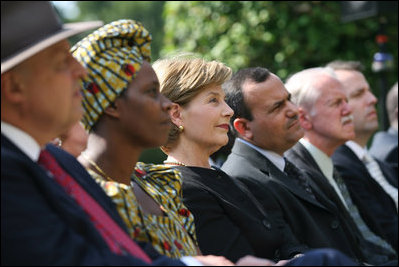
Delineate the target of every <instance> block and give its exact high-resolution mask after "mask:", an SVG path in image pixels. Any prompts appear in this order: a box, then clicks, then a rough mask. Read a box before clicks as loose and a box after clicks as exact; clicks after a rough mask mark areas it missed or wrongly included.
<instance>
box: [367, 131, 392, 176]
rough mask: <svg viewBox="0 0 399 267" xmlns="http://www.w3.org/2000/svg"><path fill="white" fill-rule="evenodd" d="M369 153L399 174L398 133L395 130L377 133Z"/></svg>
mask: <svg viewBox="0 0 399 267" xmlns="http://www.w3.org/2000/svg"><path fill="white" fill-rule="evenodd" d="M369 151H370V154H371V155H372V156H374V157H375V158H377V159H379V160H381V161H384V162H387V163H389V164H390V165H392V166H393V167H394V168H395V170H396V175H397V174H398V132H397V131H396V130H395V129H393V128H392V127H391V128H389V129H388V131H380V132H377V133H376V134H375V135H374V137H373V141H372V143H371V146H370V149H369ZM397 179H398V178H397V176H396V180H397Z"/></svg>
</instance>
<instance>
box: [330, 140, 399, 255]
mask: <svg viewBox="0 0 399 267" xmlns="http://www.w3.org/2000/svg"><path fill="white" fill-rule="evenodd" d="M332 159H333V162H334V166H335V167H336V168H337V170H338V172H339V173H340V174H341V176H342V178H343V179H344V180H345V183H346V185H347V187H348V190H349V192H350V194H351V197H352V199H353V201H354V203H355V204H356V206H357V207H358V209H359V212H360V214H361V216H362V218H364V220H365V221H366V222H367V224H368V225H369V226H370V228H371V229H372V230H373V231H375V233H376V234H380V235H381V236H383V237H385V238H386V240H387V241H388V242H390V243H391V244H392V246H393V247H394V248H395V249H396V251H397V250H398V214H397V210H396V206H395V203H394V202H393V200H392V199H391V197H390V196H389V195H388V194H387V193H386V192H385V191H384V189H382V187H381V186H380V185H379V184H378V182H376V181H375V180H374V179H373V178H372V177H371V176H370V174H369V172H368V170H367V168H366V166H365V165H364V164H363V162H362V161H361V160H360V159H359V158H358V157H357V156H356V154H355V153H354V152H353V151H352V150H351V149H350V148H349V147H348V146H346V145H342V146H340V147H339V148H338V149H337V150H336V151H335V152H334V154H333V156H332ZM377 162H378V164H379V165H380V168H381V170H382V172H383V174H384V176H385V177H386V178H387V180H388V181H389V182H390V183H391V184H392V185H393V186H396V187H397V186H398V185H397V177H396V179H395V171H394V170H393V169H392V168H390V167H389V166H387V165H386V164H384V163H383V162H381V161H378V160H377ZM395 181H396V183H395ZM373 221H376V222H377V224H378V225H379V228H377V227H376V226H375V225H373V224H372V222H373ZM378 229H382V234H381V231H379V230H378Z"/></svg>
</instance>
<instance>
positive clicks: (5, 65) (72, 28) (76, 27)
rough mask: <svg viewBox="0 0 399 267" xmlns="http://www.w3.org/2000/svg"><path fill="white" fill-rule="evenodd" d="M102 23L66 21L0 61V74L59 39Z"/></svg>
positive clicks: (96, 26)
mask: <svg viewBox="0 0 399 267" xmlns="http://www.w3.org/2000/svg"><path fill="white" fill-rule="evenodd" d="M102 25H103V22H102V21H88V22H78V23H66V24H63V27H62V29H61V30H60V31H58V32H56V33H55V34H53V35H51V36H49V37H47V38H46V39H43V40H41V41H40V42H38V43H35V44H34V45H32V46H29V47H27V48H26V49H24V50H23V51H21V52H19V53H17V54H15V55H13V56H11V57H10V58H7V59H6V60H5V61H4V62H1V74H3V73H4V72H6V71H8V70H9V69H11V68H13V67H15V66H16V65H18V64H19V63H21V62H22V61H24V60H26V59H28V58H30V57H31V56H33V55H35V54H37V53H39V52H40V51H42V50H44V49H46V48H48V47H50V46H52V45H53V44H56V43H58V42H59V41H61V40H64V39H66V38H69V37H71V36H74V35H76V34H79V33H82V32H85V31H87V30H91V29H94V28H98V27H100V26H102Z"/></svg>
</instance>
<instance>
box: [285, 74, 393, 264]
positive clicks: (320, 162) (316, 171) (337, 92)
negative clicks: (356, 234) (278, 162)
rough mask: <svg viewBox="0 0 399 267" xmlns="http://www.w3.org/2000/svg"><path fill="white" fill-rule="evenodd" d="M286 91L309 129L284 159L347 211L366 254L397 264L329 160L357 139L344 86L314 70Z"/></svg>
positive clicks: (295, 79)
mask: <svg viewBox="0 0 399 267" xmlns="http://www.w3.org/2000/svg"><path fill="white" fill-rule="evenodd" d="M286 88H287V90H288V91H289V92H290V93H292V96H293V101H294V103H296V104H297V105H298V107H299V121H300V124H301V126H302V128H303V129H304V130H305V135H304V138H302V139H300V141H299V142H298V144H296V145H295V146H294V147H293V148H292V149H290V150H289V151H288V152H287V153H286V156H287V157H288V158H289V159H290V160H291V161H293V162H294V163H295V164H296V165H297V166H298V167H299V168H301V169H303V170H306V171H307V172H308V173H309V177H311V178H312V180H313V181H314V182H315V183H317V185H318V186H319V188H321V189H322V190H323V191H324V193H325V194H326V195H328V196H329V198H330V199H331V200H333V201H334V202H335V203H336V205H337V206H340V207H343V208H342V209H341V213H342V214H349V215H350V217H351V220H353V222H355V224H356V227H357V229H358V230H359V231H360V232H361V234H362V237H363V240H365V242H364V249H367V251H370V252H369V253H368V255H370V256H371V255H374V256H375V260H376V261H375V262H376V264H383V263H386V262H388V261H389V260H390V259H395V258H396V257H397V256H396V252H395V251H394V249H393V248H392V247H391V246H390V245H389V244H388V243H387V242H386V240H384V239H386V238H387V237H386V236H385V235H384V233H383V231H382V229H381V227H380V226H379V224H378V222H377V221H376V220H375V218H373V216H372V215H371V214H370V213H366V214H363V213H361V212H360V211H359V208H358V205H357V204H356V203H355V201H354V198H353V197H352V196H351V195H350V194H349V190H348V188H347V185H346V184H345V182H344V181H343V180H342V178H341V177H340V176H339V174H338V172H337V171H336V170H335V169H334V167H333V162H332V159H331V155H332V154H333V153H334V151H335V149H337V148H338V147H339V146H340V145H341V144H343V143H344V142H345V141H347V140H349V139H353V138H354V137H355V133H354V123H353V120H352V109H351V107H350V106H349V105H348V103H347V100H346V99H347V96H346V93H345V91H344V89H343V85H342V84H341V83H340V82H339V81H338V80H337V78H336V77H335V76H334V72H333V70H332V69H330V68H312V69H306V70H303V71H301V72H298V73H296V74H294V75H293V76H292V77H291V78H290V79H289V80H288V81H287V83H286ZM326 122H328V123H326ZM377 258H378V259H379V260H377ZM384 258H385V260H384Z"/></svg>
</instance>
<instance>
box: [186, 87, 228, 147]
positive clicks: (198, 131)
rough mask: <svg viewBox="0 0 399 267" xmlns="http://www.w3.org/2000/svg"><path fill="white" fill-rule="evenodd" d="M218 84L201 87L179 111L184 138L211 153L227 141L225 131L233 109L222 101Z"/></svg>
mask: <svg viewBox="0 0 399 267" xmlns="http://www.w3.org/2000/svg"><path fill="white" fill-rule="evenodd" d="M224 99H225V93H224V92H223V90H222V87H221V86H220V85H210V86H209V87H206V88H204V89H202V91H201V93H199V94H198V95H197V96H196V97H195V98H194V99H193V100H191V102H189V103H188V104H187V105H186V106H185V107H184V108H183V109H182V112H181V118H182V121H183V125H184V131H183V133H182V134H183V135H184V138H186V139H187V140H189V141H190V142H194V143H196V144H198V145H201V146H202V147H204V148H206V149H209V151H211V152H212V153H213V152H214V151H216V150H218V149H219V148H220V147H222V146H224V145H226V144H227V142H228V136H227V132H228V131H229V121H230V118H231V116H233V110H232V109H231V108H230V107H229V106H228V105H227V104H226V102H225V101H224Z"/></svg>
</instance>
